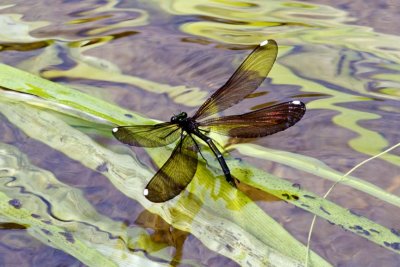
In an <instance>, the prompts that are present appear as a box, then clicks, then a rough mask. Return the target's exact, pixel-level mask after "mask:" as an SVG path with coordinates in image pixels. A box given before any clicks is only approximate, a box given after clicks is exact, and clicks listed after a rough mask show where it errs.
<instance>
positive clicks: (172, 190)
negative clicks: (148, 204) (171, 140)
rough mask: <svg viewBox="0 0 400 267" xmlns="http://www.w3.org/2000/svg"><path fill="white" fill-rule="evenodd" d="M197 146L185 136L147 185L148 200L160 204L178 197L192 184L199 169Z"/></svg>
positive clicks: (145, 192) (146, 194) (188, 136)
mask: <svg viewBox="0 0 400 267" xmlns="http://www.w3.org/2000/svg"><path fill="white" fill-rule="evenodd" d="M197 151H198V150H197V146H196V144H195V141H194V140H193V139H192V137H191V136H190V135H185V136H184V137H183V139H182V140H181V141H180V142H179V143H178V144H177V145H176V147H175V149H174V151H173V152H172V154H171V156H170V157H169V159H168V160H167V162H165V163H164V165H163V166H162V167H161V169H160V170H159V171H158V172H157V173H156V174H155V175H154V177H153V178H152V179H151V180H150V182H149V183H148V184H147V186H146V189H145V190H144V195H145V196H146V198H147V199H148V200H150V201H152V202H156V203H160V202H164V201H167V200H169V199H171V198H174V197H175V196H177V195H178V194H179V193H180V192H181V191H182V190H183V189H185V187H186V186H187V185H188V184H189V183H190V181H191V180H192V178H193V176H194V174H195V173H196V169H197V162H198V160H197Z"/></svg>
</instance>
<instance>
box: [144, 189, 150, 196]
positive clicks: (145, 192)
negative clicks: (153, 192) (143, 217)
mask: <svg viewBox="0 0 400 267" xmlns="http://www.w3.org/2000/svg"><path fill="white" fill-rule="evenodd" d="M143 195H145V196H148V195H149V189H147V188H146V189H145V190H143Z"/></svg>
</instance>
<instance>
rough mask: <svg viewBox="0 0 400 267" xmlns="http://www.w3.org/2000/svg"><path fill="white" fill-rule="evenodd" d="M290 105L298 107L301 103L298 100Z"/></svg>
mask: <svg viewBox="0 0 400 267" xmlns="http://www.w3.org/2000/svg"><path fill="white" fill-rule="evenodd" d="M292 104H294V105H300V104H301V102H300V101H299V100H295V101H292Z"/></svg>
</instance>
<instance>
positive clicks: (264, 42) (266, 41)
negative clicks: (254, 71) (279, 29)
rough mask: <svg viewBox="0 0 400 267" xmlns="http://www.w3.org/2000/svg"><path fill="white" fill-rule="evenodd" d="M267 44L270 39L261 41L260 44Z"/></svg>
mask: <svg viewBox="0 0 400 267" xmlns="http://www.w3.org/2000/svg"><path fill="white" fill-rule="evenodd" d="M267 44H268V40H265V41H263V42H261V44H260V46H264V45H267Z"/></svg>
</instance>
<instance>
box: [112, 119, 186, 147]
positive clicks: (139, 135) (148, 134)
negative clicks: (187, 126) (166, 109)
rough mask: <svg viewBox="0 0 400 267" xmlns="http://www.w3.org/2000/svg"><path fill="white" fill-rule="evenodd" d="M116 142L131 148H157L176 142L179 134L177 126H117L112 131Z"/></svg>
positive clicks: (168, 124) (166, 124) (167, 124)
mask: <svg viewBox="0 0 400 267" xmlns="http://www.w3.org/2000/svg"><path fill="white" fill-rule="evenodd" d="M112 133H113V135H114V136H115V138H117V139H118V141H120V142H122V143H124V144H127V145H131V146H144V147H159V146H166V145H168V144H171V143H172V142H174V141H176V140H177V139H178V138H179V136H180V134H181V131H180V128H179V126H178V125H177V124H173V123H169V122H165V123H159V124H155V125H135V126H119V127H116V128H114V129H113V130H112Z"/></svg>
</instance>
